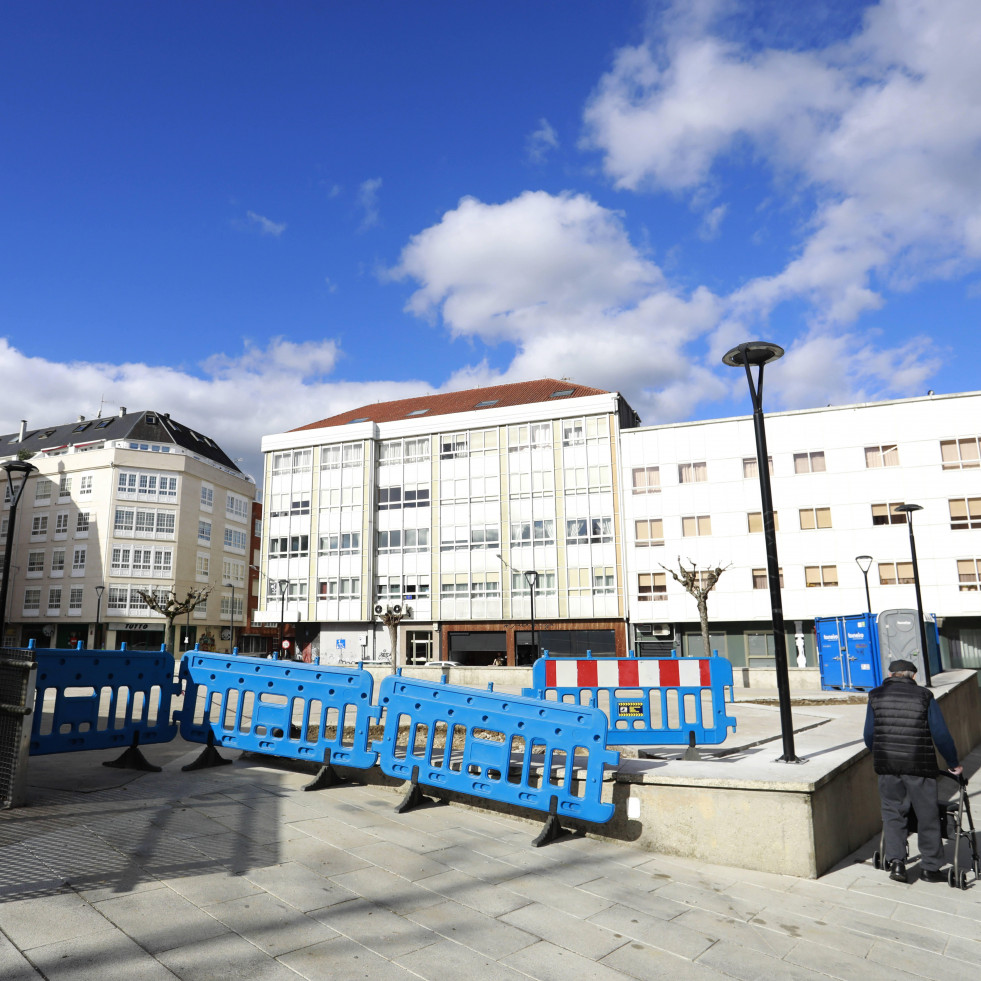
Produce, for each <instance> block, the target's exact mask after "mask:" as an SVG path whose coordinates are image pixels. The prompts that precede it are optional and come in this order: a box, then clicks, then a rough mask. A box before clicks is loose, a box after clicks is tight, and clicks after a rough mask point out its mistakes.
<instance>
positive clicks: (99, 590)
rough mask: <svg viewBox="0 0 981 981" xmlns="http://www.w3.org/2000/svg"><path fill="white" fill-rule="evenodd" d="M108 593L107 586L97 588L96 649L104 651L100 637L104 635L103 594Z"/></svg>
mask: <svg viewBox="0 0 981 981" xmlns="http://www.w3.org/2000/svg"><path fill="white" fill-rule="evenodd" d="M105 591H106V587H105V586H96V587H95V595H96V601H95V649H96V650H97V651H98V650H102V647H101V646H100V644H99V635H100V634H101V633H102V594H103V593H104V592H105Z"/></svg>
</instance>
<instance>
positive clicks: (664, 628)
mask: <svg viewBox="0 0 981 981" xmlns="http://www.w3.org/2000/svg"><path fill="white" fill-rule="evenodd" d="M651 636H652V637H673V636H674V627H672V626H671V624H670V623H652V624H651Z"/></svg>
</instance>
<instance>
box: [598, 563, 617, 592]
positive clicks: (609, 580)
mask: <svg viewBox="0 0 981 981" xmlns="http://www.w3.org/2000/svg"><path fill="white" fill-rule="evenodd" d="M593 592H594V593H595V594H597V595H599V596H606V595H610V594H612V593H615V592H616V577H615V576H614V574H613V568H612V566H608V567H606V568H604V569H593Z"/></svg>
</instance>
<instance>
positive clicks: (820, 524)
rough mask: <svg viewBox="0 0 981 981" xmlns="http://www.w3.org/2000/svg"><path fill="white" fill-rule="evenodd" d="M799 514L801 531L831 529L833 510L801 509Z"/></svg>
mask: <svg viewBox="0 0 981 981" xmlns="http://www.w3.org/2000/svg"><path fill="white" fill-rule="evenodd" d="M799 513H800V530H801V531H813V530H814V529H816V528H830V527H831V508H801V509H800V512H799Z"/></svg>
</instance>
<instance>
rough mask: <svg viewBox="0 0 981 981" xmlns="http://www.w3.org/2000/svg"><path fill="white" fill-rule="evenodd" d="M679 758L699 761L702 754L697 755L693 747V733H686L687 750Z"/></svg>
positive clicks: (695, 748)
mask: <svg viewBox="0 0 981 981" xmlns="http://www.w3.org/2000/svg"><path fill="white" fill-rule="evenodd" d="M681 758H682V759H683V760H700V759H701V758H702V754H701V753H699V751H698V748H697V747H696V746H695V733H693V732H689V733H688V749H686V750H685V751H684V753H683V754H682V756H681Z"/></svg>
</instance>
